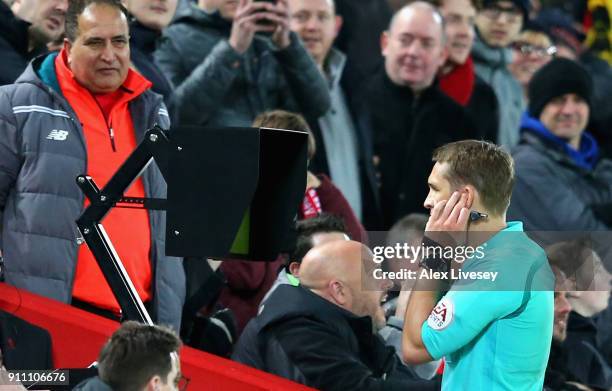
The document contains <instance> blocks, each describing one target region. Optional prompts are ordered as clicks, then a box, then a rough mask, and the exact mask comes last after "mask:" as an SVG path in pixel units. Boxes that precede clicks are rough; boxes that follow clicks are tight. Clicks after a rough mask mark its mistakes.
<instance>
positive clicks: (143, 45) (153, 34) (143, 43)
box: [130, 20, 172, 105]
mask: <svg viewBox="0 0 612 391" xmlns="http://www.w3.org/2000/svg"><path fill="white" fill-rule="evenodd" d="M160 38H161V32H160V31H155V30H151V29H150V28H148V27H146V26H143V25H142V24H140V22H138V21H137V20H133V21H132V22H131V23H130V49H131V60H132V62H133V63H134V65H135V66H136V69H138V72H140V73H141V74H142V75H143V76H144V77H146V78H147V79H148V80H149V81H150V82H151V83H153V87H152V90H153V91H155V92H157V93H158V94H160V95H161V96H163V97H164V102H166V105H167V104H169V103H170V94H171V93H172V83H170V80H168V78H167V77H166V75H164V73H163V72H162V70H161V69H160V68H159V66H158V65H157V64H156V63H155V59H154V58H153V53H154V52H155V49H156V47H157V42H158V40H159V39H160Z"/></svg>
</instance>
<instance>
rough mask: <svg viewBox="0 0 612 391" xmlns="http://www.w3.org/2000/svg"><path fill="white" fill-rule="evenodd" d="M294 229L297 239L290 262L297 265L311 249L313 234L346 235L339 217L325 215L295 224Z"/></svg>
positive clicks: (344, 226) (344, 227)
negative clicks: (339, 233)
mask: <svg viewBox="0 0 612 391" xmlns="http://www.w3.org/2000/svg"><path fill="white" fill-rule="evenodd" d="M295 228H296V230H297V233H298V237H297V240H296V243H295V250H294V251H293V255H292V257H291V259H290V262H297V263H301V262H302V259H304V256H305V255H306V253H307V252H308V251H310V249H312V246H313V244H312V237H313V236H314V235H315V234H319V233H327V232H341V233H343V234H346V233H347V232H346V225H345V224H344V221H343V220H342V219H341V218H340V217H338V216H334V215H330V214H326V213H322V214H320V215H319V216H317V217H313V218H311V219H305V220H300V221H298V222H297V223H296V226H295Z"/></svg>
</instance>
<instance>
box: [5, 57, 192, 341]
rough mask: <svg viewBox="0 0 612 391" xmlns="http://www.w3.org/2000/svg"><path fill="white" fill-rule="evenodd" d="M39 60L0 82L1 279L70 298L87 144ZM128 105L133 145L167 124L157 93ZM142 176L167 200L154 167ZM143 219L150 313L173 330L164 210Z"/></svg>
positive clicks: (177, 280) (177, 295) (179, 283)
mask: <svg viewBox="0 0 612 391" xmlns="http://www.w3.org/2000/svg"><path fill="white" fill-rule="evenodd" d="M50 55H54V54H50ZM46 57H47V56H43V57H39V58H36V59H35V60H33V61H32V62H31V63H30V65H29V66H28V68H27V69H26V71H25V72H24V73H23V74H22V75H21V76H20V77H19V79H18V80H17V82H16V84H14V85H10V86H4V87H0V134H2V137H0V211H2V213H3V216H2V217H3V218H2V228H3V232H2V243H1V246H0V247H1V249H2V254H3V256H4V262H5V271H4V274H5V278H6V282H7V283H9V284H11V285H14V286H16V287H18V288H22V289H26V290H28V291H30V292H33V293H36V294H39V295H42V296H46V297H49V298H52V299H55V300H59V301H61V302H64V303H70V301H71V298H72V289H73V284H74V278H75V269H76V262H77V252H78V245H79V243H81V242H82V240H80V234H79V233H78V229H77V226H76V224H75V221H76V219H77V218H78V217H79V216H80V215H81V213H82V212H83V205H84V201H85V197H84V195H83V193H82V192H81V190H80V189H79V188H78V186H77V185H76V181H75V178H76V177H77V176H78V175H81V174H83V173H87V149H86V147H85V140H84V136H83V130H82V127H81V124H80V122H79V120H78V118H77V116H76V114H75V113H74V110H73V109H72V108H71V107H70V105H69V104H68V102H67V101H66V99H65V98H64V97H63V96H62V95H61V93H60V92H59V91H60V89H59V86H58V82H57V79H56V74H55V70H54V69H53V68H51V69H49V68H44V69H43V68H41V64H42V63H43V62H44V60H45V58H46ZM46 63H49V62H46ZM51 63H52V62H51ZM39 72H40V73H39ZM129 109H130V112H131V115H132V118H133V119H134V131H135V133H136V140H137V142H140V141H141V140H142V138H143V137H144V134H145V132H146V131H147V130H148V129H149V128H151V127H153V125H154V124H159V125H160V126H161V127H162V128H165V129H168V128H169V126H170V121H169V118H168V113H167V111H166V109H165V106H164V104H163V101H162V98H161V96H160V95H157V94H155V93H153V92H151V91H145V92H144V93H142V94H141V95H139V96H138V97H137V98H135V99H134V100H133V101H131V102H130V103H129ZM142 179H143V183H144V188H145V194H146V196H147V197H152V198H166V183H165V181H164V179H163V177H162V175H161V172H160V171H159V169H158V168H157V166H156V165H150V166H149V167H148V168H147V169H146V170H145V171H144V172H143V174H142ZM149 224H150V227H151V236H152V237H151V250H150V260H151V262H152V271H153V281H152V292H153V303H152V304H153V310H154V311H153V314H152V317H153V318H154V319H156V321H157V322H158V323H161V324H166V325H171V326H173V327H174V328H175V329H176V330H178V329H179V325H180V319H181V317H180V315H181V309H182V305H183V301H184V297H185V275H184V272H183V268H182V264H181V262H180V260H179V259H178V258H172V257H168V256H166V255H165V226H166V215H165V213H164V212H161V211H154V210H151V211H149ZM111 240H112V238H111Z"/></svg>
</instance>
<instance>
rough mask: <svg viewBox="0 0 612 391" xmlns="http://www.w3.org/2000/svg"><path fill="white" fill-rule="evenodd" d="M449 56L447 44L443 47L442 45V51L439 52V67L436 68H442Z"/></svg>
mask: <svg viewBox="0 0 612 391" xmlns="http://www.w3.org/2000/svg"><path fill="white" fill-rule="evenodd" d="M449 54H450V52H449V50H448V42H446V43H445V44H444V45H442V49H441V52H440V65H439V66H438V67H439V68H442V66H443V65H444V64H445V63H446V60H448V56H449Z"/></svg>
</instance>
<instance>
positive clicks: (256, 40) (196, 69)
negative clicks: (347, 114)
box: [156, 0, 330, 126]
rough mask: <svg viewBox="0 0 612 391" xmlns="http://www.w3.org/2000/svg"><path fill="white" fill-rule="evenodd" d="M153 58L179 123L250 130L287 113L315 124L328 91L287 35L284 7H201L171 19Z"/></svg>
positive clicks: (277, 3) (248, 1)
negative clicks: (261, 119)
mask: <svg viewBox="0 0 612 391" xmlns="http://www.w3.org/2000/svg"><path fill="white" fill-rule="evenodd" d="M156 58H157V60H158V62H159V64H160V67H161V68H162V70H163V71H164V72H165V73H166V75H167V76H168V77H169V78H170V79H171V81H172V82H173V83H174V85H175V87H176V90H175V94H174V95H175V96H174V102H173V103H174V104H175V107H176V108H177V113H176V114H177V115H178V118H176V120H177V121H178V122H179V123H181V124H191V125H207V126H249V125H250V124H251V123H252V122H253V119H254V118H255V117H256V116H257V115H258V114H260V113H262V112H264V111H267V110H273V109H285V110H289V111H294V112H299V113H302V114H304V115H306V116H313V117H315V118H316V117H319V116H321V115H323V114H324V113H325V112H326V111H327V109H328V108H329V104H330V98H329V92H328V89H327V85H326V83H325V80H324V78H323V76H322V75H321V74H320V73H319V71H318V69H317V66H316V65H315V63H314V61H313V60H312V59H311V58H310V56H309V55H308V53H307V52H306V50H305V49H304V47H303V46H302V44H301V43H300V40H299V38H298V37H297V35H296V34H295V33H292V32H291V31H290V29H289V9H288V4H287V0H273V1H269V0H265V1H264V0H259V1H253V0H239V1H236V0H199V1H198V3H197V5H195V4H190V5H189V6H187V7H184V8H183V9H182V10H180V11H179V12H178V13H177V16H176V19H175V21H174V23H173V24H172V25H171V26H170V27H169V28H168V29H166V31H165V32H164V37H163V39H162V42H161V45H160V47H159V49H158V50H157V52H156Z"/></svg>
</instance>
